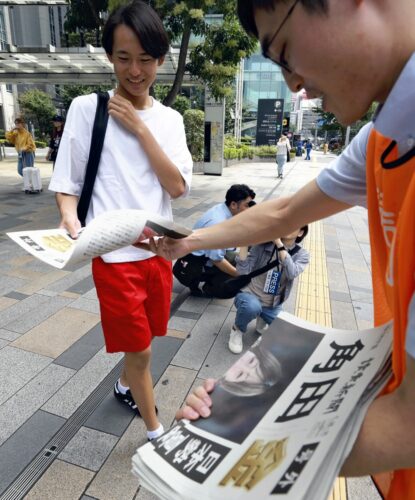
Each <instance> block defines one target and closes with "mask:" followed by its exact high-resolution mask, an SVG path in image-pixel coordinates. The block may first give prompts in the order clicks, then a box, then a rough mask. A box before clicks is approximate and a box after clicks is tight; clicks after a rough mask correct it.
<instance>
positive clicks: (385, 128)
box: [150, 0, 415, 500]
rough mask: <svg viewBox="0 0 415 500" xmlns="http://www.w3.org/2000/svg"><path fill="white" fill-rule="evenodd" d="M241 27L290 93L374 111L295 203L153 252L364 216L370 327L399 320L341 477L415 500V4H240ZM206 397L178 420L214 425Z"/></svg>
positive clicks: (334, 107)
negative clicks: (358, 212)
mask: <svg viewBox="0 0 415 500" xmlns="http://www.w3.org/2000/svg"><path fill="white" fill-rule="evenodd" d="M238 15H239V18H240V21H241V24H242V25H243V27H244V28H245V30H246V31H247V32H248V33H249V34H251V35H253V36H254V37H256V38H257V39H258V40H259V42H260V44H261V46H262V51H263V54H264V55H265V56H266V57H268V58H269V59H271V60H272V61H273V62H275V63H276V64H278V65H279V66H280V67H281V68H282V72H283V75H284V78H285V80H286V82H287V84H288V86H289V87H290V89H291V90H292V91H293V92H298V91H300V90H301V89H303V88H304V89H305V90H306V91H307V96H308V97H309V98H311V97H321V98H322V101H323V108H324V109H325V110H326V111H331V112H332V113H334V114H335V115H336V117H337V120H338V121H339V122H340V123H342V124H343V125H349V124H351V123H353V122H354V121H356V120H358V119H359V118H361V117H362V116H363V115H364V114H365V113H366V111H367V110H368V108H369V106H370V105H371V103H372V102H378V103H379V108H378V111H377V113H376V115H375V118H374V121H373V122H371V123H369V124H367V125H366V126H365V127H363V128H362V129H361V131H360V132H359V134H358V135H357V136H356V137H355V139H354V140H353V141H352V142H351V144H350V145H349V147H348V148H346V150H345V151H344V152H343V154H342V155H340V156H339V157H338V158H337V159H336V160H334V162H333V163H332V164H331V168H330V169H327V170H324V171H322V172H321V173H320V175H319V176H318V177H317V179H315V180H313V181H311V182H310V183H308V184H307V185H306V186H304V187H303V188H302V189H301V190H300V191H298V192H297V193H296V194H294V195H292V196H290V197H286V198H278V199H275V200H270V201H266V202H264V203H261V204H258V205H257V206H256V207H253V208H252V209H251V210H246V211H245V212H244V213H242V214H240V215H237V216H236V217H233V218H232V219H229V220H228V221H226V222H224V223H221V224H218V225H215V226H212V227H209V228H205V229H200V230H197V231H194V232H193V233H192V234H191V235H190V236H188V237H187V238H185V239H182V240H174V241H173V240H171V239H169V238H164V239H160V240H158V241H156V242H155V241H152V242H151V243H150V247H151V248H152V250H153V251H154V252H156V253H158V254H159V255H163V256H165V257H168V258H170V259H174V258H177V257H179V256H181V255H184V254H187V253H189V252H192V251H194V250H197V249H199V248H225V247H228V246H230V245H234V246H235V245H248V244H256V243H260V242H264V241H269V239H270V238H276V237H279V236H281V235H282V234H285V233H287V232H289V231H292V230H293V229H295V228H297V227H301V226H303V225H305V224H309V223H311V222H313V221H316V220H319V219H322V218H324V217H328V216H330V215H333V214H336V213H338V212H341V211H342V210H346V209H347V208H349V207H350V206H353V205H362V206H367V209H368V219H369V230H370V243H371V249H372V252H371V254H372V274H373V290H374V311H375V324H377V325H379V324H382V323H384V322H386V321H388V320H390V319H393V322H394V327H393V359H392V365H393V377H392V378H391V380H390V382H389V384H388V386H387V388H386V390H385V392H384V394H383V395H382V396H380V397H378V398H377V399H376V400H375V401H374V402H373V403H372V404H371V406H370V408H369V410H368V412H367V414H366V417H365V420H364V422H363V425H362V427H361V430H360V433H359V436H358V438H357V440H356V442H355V445H354V448H353V450H352V451H351V453H350V455H349V457H348V459H347V460H346V462H345V463H344V465H343V469H342V474H344V475H345V476H362V475H367V474H372V475H374V474H378V473H386V474H384V475H383V477H382V478H381V479H382V480H378V485H379V486H380V487H381V489H382V492H383V494H384V496H385V498H388V499H393V500H403V499H405V500H413V499H415V425H414V422H415V293H414V291H415V30H414V29H413V23H410V22H408V19H414V18H415V3H414V2H413V0H401V1H400V2H399V7H398V8H397V6H396V2H394V1H393V0H384V1H382V2H379V1H378V0H314V1H313V2H311V1H309V0H287V1H282V0H268V1H267V0H238ZM316 33H318V36H316ZM333 40H335V41H336V43H333ZM356 41H358V43H356ZM391 47H393V51H391ZM380 61H381V64H379V62H380ZM211 389H212V382H211V381H208V382H206V384H205V387H204V388H198V389H196V392H195V393H192V394H191V395H190V396H189V398H188V399H187V404H186V406H185V407H184V408H183V409H182V410H180V411H179V412H178V414H177V417H178V418H182V417H187V418H190V419H195V418H198V417H199V416H200V415H202V416H207V415H209V413H210V409H209V402H210V399H209V396H208V391H209V390H211Z"/></svg>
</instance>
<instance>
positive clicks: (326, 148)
mask: <svg viewBox="0 0 415 500" xmlns="http://www.w3.org/2000/svg"><path fill="white" fill-rule="evenodd" d="M328 151H329V145H328V144H327V142H325V143H324V144H323V153H324V154H325V155H326V154H327V153H328Z"/></svg>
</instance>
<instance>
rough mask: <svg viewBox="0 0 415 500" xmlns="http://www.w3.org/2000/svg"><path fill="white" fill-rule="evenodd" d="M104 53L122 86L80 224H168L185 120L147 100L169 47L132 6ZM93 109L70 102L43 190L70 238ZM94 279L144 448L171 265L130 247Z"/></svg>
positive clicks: (154, 21)
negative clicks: (156, 219)
mask: <svg viewBox="0 0 415 500" xmlns="http://www.w3.org/2000/svg"><path fill="white" fill-rule="evenodd" d="M103 46H104V48H105V50H106V52H107V56H108V59H109V60H110V61H111V63H112V64H113V65H114V71H115V74H116V76H117V79H118V82H119V85H118V87H117V88H116V89H115V90H114V91H111V92H110V93H109V94H110V99H109V104H108V113H109V120H108V125H107V130H106V135H105V141H104V146H103V150H102V154H101V159H100V164H99V168H98V173H97V177H96V181H95V184H94V190H93V193H92V198H91V203H90V207H89V210H88V213H87V217H86V223H88V222H89V221H91V220H92V219H93V218H94V217H96V216H98V215H99V214H101V213H103V212H106V211H107V210H113V209H121V208H133V209H144V210H148V211H150V212H153V213H155V214H159V215H162V216H164V217H167V218H170V219H171V218H172V209H171V203H170V199H171V198H177V197H179V196H183V195H185V194H187V192H188V190H189V187H190V181H191V174H192V160H191V156H190V153H189V151H188V148H187V146H186V137H185V132H184V126H183V120H182V117H181V115H180V114H179V113H177V112H176V111H174V110H172V109H171V108H167V107H165V106H163V105H162V104H161V103H159V102H157V101H156V100H154V99H153V98H152V97H151V96H150V94H149V89H150V87H151V85H152V84H153V83H154V81H155V78H156V72H157V68H158V66H160V65H161V64H162V63H163V60H164V56H165V54H166V53H167V51H168V48H169V41H168V37H167V34H166V32H165V30H164V27H163V24H162V22H161V20H160V19H159V18H158V16H157V14H156V13H155V12H154V10H153V9H152V8H151V7H149V6H148V5H147V4H146V3H144V2H141V1H136V2H133V3H131V4H128V5H125V6H122V7H120V8H119V9H118V10H116V11H115V12H114V13H112V14H111V16H110V17H109V19H108V21H107V23H106V25H105V27H104V31H103ZM96 106H97V96H96V94H90V95H86V96H81V97H77V98H76V99H74V101H73V103H72V105H71V107H70V109H69V112H68V116H67V120H66V126H65V131H64V134H63V136H62V140H61V144H60V148H59V153H58V157H57V161H56V165H55V170H54V173H53V176H52V180H51V183H50V186H49V189H50V190H52V191H55V192H56V193H57V194H56V199H57V204H58V207H59V210H60V213H61V216H62V221H61V225H62V226H63V227H65V228H66V229H67V230H68V231H69V232H70V234H71V235H72V236H73V237H76V235H77V232H78V230H79V229H80V222H79V220H78V217H77V203H78V199H79V196H80V194H81V191H82V187H83V182H84V176H85V167H86V164H87V161H88V155H89V149H90V143H91V134H92V127H93V121H94V116H95V110H96ZM92 271H93V277H94V282H95V286H96V289H97V294H98V298H99V302H100V309H101V320H102V327H103V331H104V336H105V343H106V348H107V351H108V352H124V353H125V364H124V369H123V372H122V374H121V377H120V379H119V380H118V381H117V383H116V385H115V388H114V393H115V396H116V397H117V399H118V400H119V401H121V402H122V403H125V404H127V405H128V406H130V407H131V408H132V409H133V410H134V411H136V412H137V413H138V414H139V415H140V416H142V418H143V419H144V422H145V424H146V427H147V436H148V439H154V438H156V437H158V436H159V435H160V434H162V432H163V427H162V425H161V424H160V422H159V421H158V418H157V415H156V413H157V409H156V407H155V403H154V395H153V386H152V379H151V373H150V358H151V340H152V338H153V337H154V336H163V335H165V334H166V331H167V322H168V318H169V311H170V298H171V288H172V273H171V264H170V263H169V262H168V261H166V260H165V259H163V258H161V257H155V256H154V255H153V254H152V253H150V252H147V251H145V250H141V249H138V248H135V247H132V246H129V247H126V248H122V249H120V250H116V251H114V252H111V253H108V254H106V255H104V256H102V258H96V259H94V260H93V264H92ZM136 403H137V404H136ZM137 406H138V408H137Z"/></svg>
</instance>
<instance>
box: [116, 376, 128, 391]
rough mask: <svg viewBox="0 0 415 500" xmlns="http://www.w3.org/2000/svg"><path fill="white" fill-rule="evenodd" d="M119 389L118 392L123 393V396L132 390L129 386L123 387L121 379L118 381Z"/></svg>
mask: <svg viewBox="0 0 415 500" xmlns="http://www.w3.org/2000/svg"><path fill="white" fill-rule="evenodd" d="M117 387H118V390H119V391H120V392H121V394H126V392H127V391H129V390H130V388H129V387H128V386H125V385H122V383H121V380H120V379H118V381H117Z"/></svg>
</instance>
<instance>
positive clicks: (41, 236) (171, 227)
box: [7, 209, 191, 269]
mask: <svg viewBox="0 0 415 500" xmlns="http://www.w3.org/2000/svg"><path fill="white" fill-rule="evenodd" d="M190 233H191V231H190V230H189V229H186V228H185V227H182V226H179V225H178V224H175V223H174V222H172V221H171V220H169V219H166V218H165V217H161V216H159V215H155V214H152V213H150V212H146V211H144V210H129V209H123V210H111V211H108V212H105V213H103V214H101V215H99V216H98V217H96V218H95V219H93V220H92V221H91V222H90V223H89V224H88V225H87V226H86V227H85V228H82V229H81V231H80V232H79V236H78V238H77V239H73V238H71V236H70V235H69V234H68V232H67V231H66V230H65V229H45V230H36V231H18V232H12V233H7V235H8V236H9V237H10V238H11V239H12V240H13V241H15V242H16V243H17V244H19V245H20V246H21V247H22V248H24V250H26V251H27V252H29V253H30V254H32V255H34V256H35V257H37V258H38V259H40V260H42V261H43V262H46V263H47V264H50V265H51V266H54V267H57V268H58V269H62V268H64V267H65V266H67V265H68V264H74V263H76V262H80V261H82V260H88V259H92V258H93V257H96V256H98V255H104V254H106V253H109V252H112V251H113V250H117V249H119V248H123V247H126V246H128V245H132V244H134V243H136V242H138V241H142V240H144V239H147V238H149V237H150V236H164V235H165V236H170V237H171V238H184V237H185V236H188V235H189V234H190Z"/></svg>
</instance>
